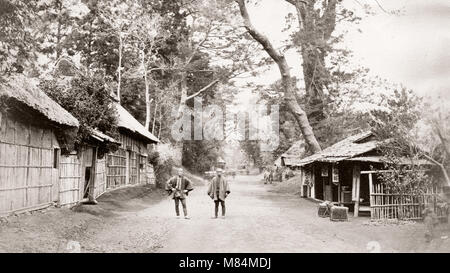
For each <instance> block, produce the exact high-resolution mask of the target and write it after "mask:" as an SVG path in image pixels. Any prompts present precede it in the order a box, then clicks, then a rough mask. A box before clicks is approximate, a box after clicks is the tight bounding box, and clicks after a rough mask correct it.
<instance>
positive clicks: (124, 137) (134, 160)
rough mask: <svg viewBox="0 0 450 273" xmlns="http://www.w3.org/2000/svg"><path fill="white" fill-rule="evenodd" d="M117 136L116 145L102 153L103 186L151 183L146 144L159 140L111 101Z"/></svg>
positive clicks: (110, 187)
mask: <svg viewBox="0 0 450 273" xmlns="http://www.w3.org/2000/svg"><path fill="white" fill-rule="evenodd" d="M114 107H116V110H117V115H118V127H119V133H120V136H119V138H118V139H117V141H118V142H119V143H120V147H119V149H118V150H117V151H116V152H114V153H109V154H108V155H107V156H106V166H105V170H106V189H112V188H117V187H122V186H126V185H136V184H143V183H149V184H154V183H155V177H154V170H153V166H152V165H151V164H149V162H148V159H147V158H148V152H149V145H150V144H155V143H158V142H159V140H158V138H156V137H155V136H154V135H153V134H152V133H150V132H149V131H148V130H147V129H145V127H144V126H143V125H142V124H141V123H139V121H137V120H136V119H135V118H134V117H133V116H132V115H131V114H130V113H129V112H128V111H127V110H126V109H125V108H123V107H122V106H121V105H120V104H118V103H115V104H114Z"/></svg>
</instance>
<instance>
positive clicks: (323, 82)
mask: <svg viewBox="0 0 450 273" xmlns="http://www.w3.org/2000/svg"><path fill="white" fill-rule="evenodd" d="M286 1H287V2H289V3H290V4H292V5H293V6H294V7H295V8H296V10H297V18H298V25H299V33H298V39H297V40H296V41H297V43H298V45H299V47H300V52H301V55H302V68H303V78H304V82H305V89H306V112H307V113H308V117H309V119H310V121H311V124H313V125H314V126H316V125H317V124H319V123H320V121H322V120H325V119H326V118H327V115H326V113H325V108H324V106H325V94H324V89H325V87H326V86H327V85H328V81H329V71H328V69H327V68H326V67H325V57H326V54H327V51H328V50H329V49H327V48H326V47H327V46H328V45H327V43H328V41H329V39H330V38H331V34H332V32H333V31H334V29H335V27H336V2H337V1H336V0H328V1H324V2H323V3H322V10H323V13H322V15H321V13H320V12H318V11H316V10H315V8H314V6H315V4H316V1H311V0H310V1H305V0H286Z"/></svg>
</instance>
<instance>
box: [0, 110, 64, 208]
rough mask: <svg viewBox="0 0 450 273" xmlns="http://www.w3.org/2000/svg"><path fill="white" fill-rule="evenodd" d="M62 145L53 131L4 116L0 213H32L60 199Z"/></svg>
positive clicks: (1, 122) (0, 118)
mask: <svg viewBox="0 0 450 273" xmlns="http://www.w3.org/2000/svg"><path fill="white" fill-rule="evenodd" d="M55 148H56V156H57V157H59V154H60V152H59V145H58V142H57V140H56V137H55V135H54V133H53V131H52V130H51V129H44V128H40V127H37V126H35V125H33V124H31V123H26V122H23V121H18V120H15V119H13V118H12V117H9V116H7V115H6V114H2V113H0V213H1V214H8V213H12V212H15V211H19V210H25V211H26V210H32V209H35V208H38V207H41V206H45V205H48V204H51V203H52V202H55V201H57V200H58V195H57V194H56V193H57V192H58V187H59V185H58V183H57V182H58V167H57V168H54V164H53V162H54V156H55Z"/></svg>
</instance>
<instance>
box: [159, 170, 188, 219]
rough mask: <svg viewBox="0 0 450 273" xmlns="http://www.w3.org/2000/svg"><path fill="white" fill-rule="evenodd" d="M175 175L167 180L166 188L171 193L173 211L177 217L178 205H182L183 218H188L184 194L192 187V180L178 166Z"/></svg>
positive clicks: (178, 215) (186, 194)
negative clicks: (173, 203)
mask: <svg viewBox="0 0 450 273" xmlns="http://www.w3.org/2000/svg"><path fill="white" fill-rule="evenodd" d="M177 172H178V173H177V175H176V176H173V177H172V178H170V179H169V180H168V181H167V184H166V190H167V191H168V192H169V194H172V195H173V196H172V198H173V200H174V201H175V213H176V214H177V218H180V208H179V205H180V203H181V205H182V206H183V213H184V218H185V219H190V218H189V216H188V213H187V207H186V196H188V195H189V192H190V191H192V190H193V189H194V188H193V187H192V182H191V180H189V179H188V178H186V177H185V176H184V175H183V169H182V168H179V169H178V171H177Z"/></svg>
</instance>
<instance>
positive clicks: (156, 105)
mask: <svg viewBox="0 0 450 273" xmlns="http://www.w3.org/2000/svg"><path fill="white" fill-rule="evenodd" d="M157 109H158V103H157V102H155V111H154V112H153V124H152V134H155V124H156V110H157Z"/></svg>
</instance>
